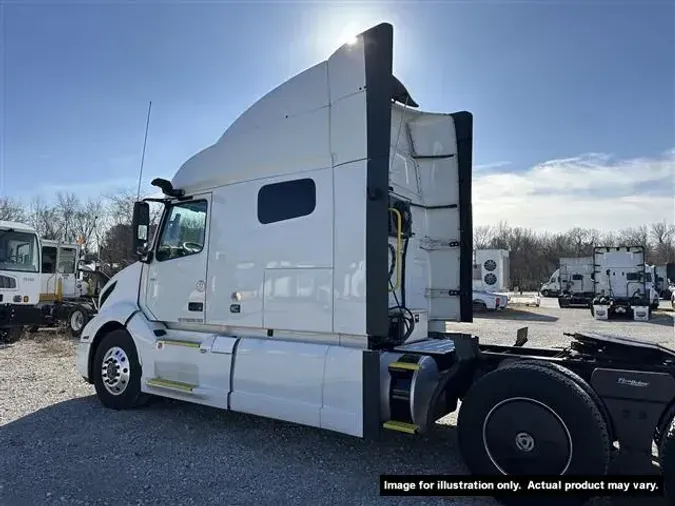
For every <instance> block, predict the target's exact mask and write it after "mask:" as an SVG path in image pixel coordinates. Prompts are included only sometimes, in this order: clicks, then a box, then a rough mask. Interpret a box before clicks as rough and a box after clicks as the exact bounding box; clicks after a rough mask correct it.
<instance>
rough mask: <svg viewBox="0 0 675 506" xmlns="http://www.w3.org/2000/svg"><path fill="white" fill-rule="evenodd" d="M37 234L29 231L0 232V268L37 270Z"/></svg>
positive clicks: (38, 256)
mask: <svg viewBox="0 0 675 506" xmlns="http://www.w3.org/2000/svg"><path fill="white" fill-rule="evenodd" d="M39 260H40V254H39V250H38V243H37V236H36V235H35V234H32V233H30V232H15V231H10V230H6V231H2V232H0V270H2V271H23V272H38V271H39V270H40V269H39V265H40V263H39Z"/></svg>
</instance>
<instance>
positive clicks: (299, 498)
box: [0, 301, 673, 506]
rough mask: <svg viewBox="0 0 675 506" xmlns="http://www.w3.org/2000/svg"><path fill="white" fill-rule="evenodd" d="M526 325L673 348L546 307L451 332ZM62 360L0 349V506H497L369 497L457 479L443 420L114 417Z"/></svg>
mask: <svg viewBox="0 0 675 506" xmlns="http://www.w3.org/2000/svg"><path fill="white" fill-rule="evenodd" d="M525 325H527V326H528V327H529V329H530V332H529V335H530V342H531V344H534V345H542V346H550V345H553V346H556V345H561V344H564V343H565V342H566V341H567V340H566V339H565V338H564V337H563V336H562V332H563V331H571V330H574V329H575V328H576V329H585V330H593V329H594V330H596V331H605V332H614V333H621V334H622V335H628V336H633V337H638V338H647V339H651V340H654V341H656V342H661V343H670V342H671V341H673V318H672V313H668V312H662V313H661V314H658V315H656V317H655V318H654V320H653V321H652V322H650V323H633V322H622V323H614V322H595V321H593V320H592V319H591V317H590V314H589V312H588V311H587V310H576V309H566V310H560V309H558V308H557V307H548V301H545V302H544V303H543V307H541V308H535V309H532V308H527V309H525V308H523V309H516V308H512V309H510V310H507V311H506V312H504V313H501V314H498V315H489V316H488V315H486V316H481V317H478V318H477V319H476V323H474V324H471V325H458V326H456V329H457V330H460V331H470V332H472V333H474V334H476V335H480V336H481V337H483V338H484V340H485V341H486V342H504V343H510V342H511V341H513V339H514V338H515V331H516V330H517V329H518V328H519V327H522V326H525ZM73 353H74V344H73V343H72V342H71V341H69V340H67V339H65V338H63V337H60V336H58V335H53V334H48V333H42V332H41V333H38V334H37V335H34V336H31V337H30V338H25V339H24V340H22V341H19V342H18V343H16V344H14V345H11V346H5V347H3V348H0V506H15V505H16V506H27V505H43V504H44V505H52V504H59V505H62V504H67V505H77V504H91V505H104V504H108V505H139V504H144V505H151V504H152V505H191V504H194V505H200V506H201V505H216V504H217V505H228V506H230V505H231V506H235V505H249V504H250V505H254V504H255V505H265V504H270V505H272V504H273V505H275V506H276V505H280V504H282V505H296V504H297V505H304V504H317V505H323V504H326V505H331V506H335V505H371V504H413V503H414V504H416V505H423V504H444V505H458V506H488V505H493V506H494V505H496V504H497V503H496V502H495V501H493V500H492V499H487V498H456V499H455V498H444V499H443V498H433V497H431V498H386V497H379V488H378V487H379V475H380V474H463V473H465V472H466V471H465V468H464V466H463V465H462V463H461V460H460V458H459V456H458V452H457V450H456V437H455V431H454V427H453V425H452V424H453V423H454V421H453V419H452V417H450V418H449V419H448V422H449V425H448V426H447V429H446V430H443V431H442V432H441V433H440V434H438V435H435V436H434V439H433V440H429V439H423V438H415V439H413V438H409V437H408V436H405V435H398V434H387V435H385V436H384V437H383V439H382V440H381V441H379V442H378V443H374V442H365V441H361V440H359V439H355V438H351V437H348V436H342V435H340V434H332V433H329V432H324V431H320V430H317V429H312V428H307V427H301V426H296V425H292V424H287V423H283V422H277V421H274V420H268V419H264V418H256V417H252V416H247V415H242V414H238V413H228V412H224V411H219V410H215V409H211V408H205V407H201V406H195V405H188V404H184V403H179V402H174V401H169V400H156V401H155V402H153V403H152V404H151V405H150V406H148V407H146V408H144V409H141V410H135V411H126V412H114V411H110V410H105V409H103V408H102V407H101V406H100V404H99V403H98V401H97V400H96V398H95V397H94V396H93V393H94V391H93V387H91V386H89V385H87V384H86V383H84V382H83V381H82V380H81V379H80V378H79V376H78V374H77V372H76V370H75V366H74V355H73ZM600 503H601V502H600V501H595V502H594V503H593V504H600ZM602 504H605V502H604V501H603V502H602ZM640 504H641V505H643V506H644V505H646V504H647V501H645V500H641V501H640Z"/></svg>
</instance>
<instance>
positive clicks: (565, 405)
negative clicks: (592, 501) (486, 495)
mask: <svg viewBox="0 0 675 506" xmlns="http://www.w3.org/2000/svg"><path fill="white" fill-rule="evenodd" d="M457 431H458V434H457V437H458V441H459V449H460V452H461V454H462V457H463V459H464V462H465V464H466V465H467V467H468V468H469V471H470V472H471V474H474V475H502V476H503V475H507V476H508V475H522V476H527V475H550V476H559V475H596V476H597V475H604V474H606V473H607V470H608V468H609V463H610V457H611V437H610V432H609V428H608V426H607V420H606V419H605V416H603V412H602V409H601V408H600V407H599V406H598V405H597V403H596V402H595V401H594V400H593V397H591V395H589V393H588V392H587V391H586V390H585V389H584V388H583V387H582V386H581V385H580V384H579V383H578V382H577V381H575V380H574V379H573V378H571V377H570V376H569V375H567V374H563V373H561V372H560V371H557V370H555V368H552V367H549V366H545V365H542V364H538V363H536V362H534V361H521V362H513V363H510V364H508V365H506V366H504V367H500V368H498V369H496V370H494V371H492V372H490V373H488V374H486V375H485V376H483V377H482V378H480V379H479V380H478V381H476V383H475V384H474V385H473V386H472V388H471V389H470V390H469V392H468V394H467V395H466V397H465V398H464V401H463V402H462V405H461V407H460V410H459V416H458V423H457ZM500 500H501V502H502V503H504V504H508V505H532V506H539V505H541V504H546V505H547V506H563V505H564V506H567V505H580V504H584V503H585V502H586V499H583V498H579V497H575V496H564V495H562V496H560V497H517V496H513V497H508V498H503V499H500Z"/></svg>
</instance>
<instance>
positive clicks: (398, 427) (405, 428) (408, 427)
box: [382, 420, 419, 434]
mask: <svg viewBox="0 0 675 506" xmlns="http://www.w3.org/2000/svg"><path fill="white" fill-rule="evenodd" d="M382 427H384V428H385V429H387V430H394V431H396V432H405V433H406V434H417V431H418V429H419V425H415V424H414V423H407V422H398V421H396V420H389V421H388V422H384V423H383V424H382Z"/></svg>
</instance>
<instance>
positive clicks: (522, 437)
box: [516, 432, 534, 453]
mask: <svg viewBox="0 0 675 506" xmlns="http://www.w3.org/2000/svg"><path fill="white" fill-rule="evenodd" d="M516 446H517V447H518V449H519V450H520V451H523V452H526V453H529V452H531V451H532V450H534V438H533V437H532V436H530V435H529V434H528V433H527V432H519V433H518V434H517V435H516Z"/></svg>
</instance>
